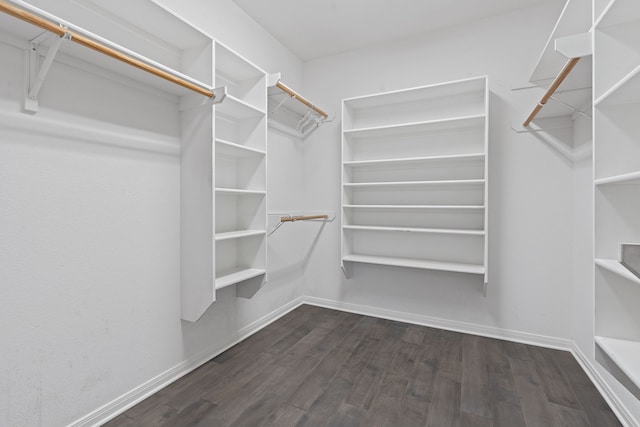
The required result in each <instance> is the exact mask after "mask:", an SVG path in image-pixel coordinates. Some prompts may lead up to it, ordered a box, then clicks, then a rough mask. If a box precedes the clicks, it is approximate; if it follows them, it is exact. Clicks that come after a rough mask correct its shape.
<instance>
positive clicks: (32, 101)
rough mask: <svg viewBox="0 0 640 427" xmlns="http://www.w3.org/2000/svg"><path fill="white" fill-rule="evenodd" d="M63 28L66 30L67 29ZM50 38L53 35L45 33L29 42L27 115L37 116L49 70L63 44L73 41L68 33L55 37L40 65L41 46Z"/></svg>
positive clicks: (25, 103) (25, 108)
mask: <svg viewBox="0 0 640 427" xmlns="http://www.w3.org/2000/svg"><path fill="white" fill-rule="evenodd" d="M62 28H63V30H66V28H64V27H62ZM50 37H53V34H51V33H49V32H46V31H45V32H44V33H42V34H40V35H39V36H37V37H35V38H34V39H32V40H30V41H29V76H28V82H29V87H28V88H27V89H28V92H27V95H26V97H25V100H24V112H25V113H29V114H35V113H37V112H38V95H39V94H40V89H41V88H42V85H43V84H44V81H45V79H46V77H47V73H49V69H50V68H51V65H52V64H53V60H54V59H55V57H56V55H57V54H58V50H59V49H60V46H61V45H62V42H63V41H67V40H71V34H70V33H69V32H66V31H65V32H64V33H63V34H62V35H61V36H58V37H55V40H54V41H53V43H52V44H51V46H49V49H48V50H47V53H46V55H45V56H44V61H42V64H40V56H41V54H40V52H39V51H40V44H41V43H42V42H44V41H45V40H47V39H49V38H50Z"/></svg>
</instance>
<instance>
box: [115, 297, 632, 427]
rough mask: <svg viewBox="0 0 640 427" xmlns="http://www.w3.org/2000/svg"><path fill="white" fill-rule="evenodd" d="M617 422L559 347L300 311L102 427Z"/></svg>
mask: <svg viewBox="0 0 640 427" xmlns="http://www.w3.org/2000/svg"><path fill="white" fill-rule="evenodd" d="M619 425H620V423H619V422H618V420H617V419H616V417H615V416H614V414H613V413H612V412H611V410H610V409H609V407H608V406H607V404H606V402H605V401H604V400H603V399H602V397H601V396H600V394H599V393H598V391H597V390H596V388H595V387H594V386H593V384H592V383H591V381H590V380H589V378H588V377H587V376H586V374H585V373H584V372H583V370H582V369H581V368H580V366H579V365H578V364H577V362H576V361H575V359H574V358H573V356H572V355H571V354H570V353H568V352H565V351H559V350H550V349H545V348H540V347H534V346H529V345H524V344H517V343H512V342H507V341H501V340H497V339H490V338H482V337H477V336H473V335H466V334H461V333H456V332H448V331H442V330H438V329H433V328H427V327H423V326H415V325H410V324H406V323H400V322H393V321H389V320H382V319H376V318H372V317H367V316H360V315H356V314H350V313H344V312H340V311H333V310H327V309H323V308H318V307H314V306H309V305H303V306H301V307H299V308H297V309H296V310H294V311H292V312H291V313H289V314H287V315H286V316H284V317H282V318H281V319H279V320H277V321H276V322H274V323H273V324H271V325H269V326H268V327H266V328H265V329H263V330H262V331H260V332H258V333H257V334H255V335H253V336H251V337H249V338H248V339H246V340H245V341H243V342H241V343H240V344H238V345H236V346H235V347H233V348H231V349H230V350H228V351H226V352H224V353H223V354H221V355H219V356H218V357H216V358H215V359H213V360H211V361H210V362H208V363H206V364H205V365H203V366H201V367H200V368H198V369H197V370H195V371H194V372H192V373H190V374H189V375H187V376H185V377H183V378H182V379H180V380H178V381H176V382H174V383H173V384H171V385H169V386H168V387H166V388H165V389H163V390H161V391H159V392H158V393H156V394H155V395H153V396H151V397H150V398H148V399H146V400H144V401H143V402H141V403H140V404H138V405H136V406H134V407H133V408H131V409H130V410H128V411H127V412H125V413H124V414H122V415H120V416H118V417H117V418H115V419H114V420H112V421H110V422H109V423H107V424H106V426H108V427H116V426H180V427H186V426H273V427H287V426H332V427H337V426H341V427H347V426H349V427H350V426H367V427H368V426H393V427H404V426H407V427H411V426H429V427H431V426H433V427H446V426H463V427H467V426H468V427H474V426H477V427H484V426H506V427H516V426H529V427H531V426H594V427H596V426H597V427H606V426H619Z"/></svg>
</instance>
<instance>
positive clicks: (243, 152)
mask: <svg viewBox="0 0 640 427" xmlns="http://www.w3.org/2000/svg"><path fill="white" fill-rule="evenodd" d="M216 154H217V155H219V156H228V157H236V158H240V157H256V156H257V157H263V156H266V154H267V153H266V152H265V151H264V150H258V149H256V148H252V147H247V146H244V145H241V144H235V143H233V142H229V141H225V140H223V139H216Z"/></svg>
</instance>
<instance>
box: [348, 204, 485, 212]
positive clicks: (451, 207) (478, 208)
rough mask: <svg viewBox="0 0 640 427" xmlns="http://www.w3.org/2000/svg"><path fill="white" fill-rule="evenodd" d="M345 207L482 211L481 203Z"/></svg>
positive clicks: (353, 207)
mask: <svg viewBox="0 0 640 427" xmlns="http://www.w3.org/2000/svg"><path fill="white" fill-rule="evenodd" d="M343 207H344V208H345V209H353V210H356V209H362V210H396V211H414V210H415V211H418V210H434V211H452V212H455V211H462V212H469V211H470V212H473V211H477V212H482V211H484V206H482V205H468V206H467V205H344V206H343Z"/></svg>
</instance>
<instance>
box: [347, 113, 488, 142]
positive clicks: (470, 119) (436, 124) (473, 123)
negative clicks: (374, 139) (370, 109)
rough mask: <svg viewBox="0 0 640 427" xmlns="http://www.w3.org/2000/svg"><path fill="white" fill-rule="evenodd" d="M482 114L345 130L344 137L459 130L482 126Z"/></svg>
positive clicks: (483, 117) (483, 120)
mask: <svg viewBox="0 0 640 427" xmlns="http://www.w3.org/2000/svg"><path fill="white" fill-rule="evenodd" d="M485 117H486V116H485V115H484V114H476V115H471V116H457V117H447V118H442V119H435V120H427V121H421V122H411V123H401V124H392V125H384V126H371V127H364V128H356V129H345V130H344V134H345V136H354V137H358V138H365V137H369V136H395V135H404V134H411V133H418V132H419V133H423V132H440V131H443V130H449V129H450V130H456V131H457V130H460V129H464V128H470V127H481V126H484V124H485V123H484V122H485Z"/></svg>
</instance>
